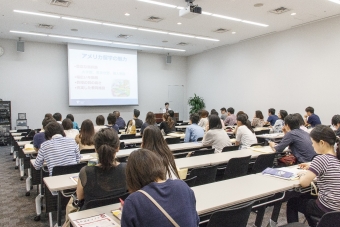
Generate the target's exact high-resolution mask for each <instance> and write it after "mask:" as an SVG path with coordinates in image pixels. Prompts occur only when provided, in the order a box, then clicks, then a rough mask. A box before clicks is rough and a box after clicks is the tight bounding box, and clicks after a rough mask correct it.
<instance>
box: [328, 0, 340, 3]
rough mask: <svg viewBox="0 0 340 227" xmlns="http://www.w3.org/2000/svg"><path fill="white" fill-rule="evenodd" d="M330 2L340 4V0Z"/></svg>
mask: <svg viewBox="0 0 340 227" xmlns="http://www.w3.org/2000/svg"><path fill="white" fill-rule="evenodd" d="M329 1H330V2H334V3H336V4H340V0H329Z"/></svg>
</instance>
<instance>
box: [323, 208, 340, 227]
mask: <svg viewBox="0 0 340 227" xmlns="http://www.w3.org/2000/svg"><path fill="white" fill-rule="evenodd" d="M339 221H340V211H332V212H328V213H326V214H324V215H323V216H322V218H321V219H320V221H319V223H318V225H317V227H338V226H339Z"/></svg>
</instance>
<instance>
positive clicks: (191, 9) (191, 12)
mask: <svg viewBox="0 0 340 227" xmlns="http://www.w3.org/2000/svg"><path fill="white" fill-rule="evenodd" d="M194 1H195V0H185V2H187V7H185V8H184V9H181V10H179V16H180V17H184V18H188V19H191V18H194V17H196V16H198V15H200V14H202V8H201V7H199V6H198V5H194V3H193V2H194Z"/></svg>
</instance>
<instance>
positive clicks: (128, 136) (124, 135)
mask: <svg viewBox="0 0 340 227" xmlns="http://www.w3.org/2000/svg"><path fill="white" fill-rule="evenodd" d="M135 138H136V134H122V135H121V136H120V137H119V139H120V140H129V139H135Z"/></svg>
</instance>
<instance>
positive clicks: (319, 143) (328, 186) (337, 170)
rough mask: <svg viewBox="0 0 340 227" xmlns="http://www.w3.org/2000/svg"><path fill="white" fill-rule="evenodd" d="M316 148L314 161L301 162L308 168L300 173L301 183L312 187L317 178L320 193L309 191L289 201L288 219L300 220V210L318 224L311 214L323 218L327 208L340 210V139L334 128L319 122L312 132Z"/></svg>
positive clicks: (310, 222)
mask: <svg viewBox="0 0 340 227" xmlns="http://www.w3.org/2000/svg"><path fill="white" fill-rule="evenodd" d="M310 137H311V139H312V143H313V147H314V150H315V151H316V153H317V154H319V155H316V156H315V157H314V158H313V160H312V162H311V163H301V164H300V165H299V167H300V168H302V169H305V170H306V171H303V172H301V173H299V176H300V185H301V186H302V187H308V186H310V184H311V183H312V182H313V181H314V179H315V178H316V183H317V185H318V188H319V193H318V196H312V195H310V194H309V193H305V194H302V195H301V196H300V197H294V198H291V199H289V201H288V203H287V222H288V223H292V222H298V221H299V217H298V212H300V213H303V214H304V215H305V217H306V219H307V221H308V224H309V225H308V226H312V227H314V226H316V223H314V221H313V219H312V218H311V216H314V217H319V218H321V217H322V215H324V214H325V213H327V212H331V211H339V210H340V199H339V198H340V190H339V179H340V152H339V150H338V151H337V153H335V151H334V145H335V143H339V138H337V137H336V135H335V133H334V131H333V130H332V129H331V128H329V127H328V126H326V125H317V126H316V127H315V128H314V129H313V130H312V131H311V133H310Z"/></svg>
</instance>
